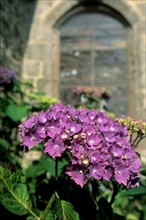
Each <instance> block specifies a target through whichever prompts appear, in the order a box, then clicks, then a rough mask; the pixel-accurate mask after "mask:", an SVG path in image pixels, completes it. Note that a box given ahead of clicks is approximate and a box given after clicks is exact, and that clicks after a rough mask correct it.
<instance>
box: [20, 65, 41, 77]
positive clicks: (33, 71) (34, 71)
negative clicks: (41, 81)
mask: <svg viewBox="0 0 146 220" xmlns="http://www.w3.org/2000/svg"><path fill="white" fill-rule="evenodd" d="M22 71H23V74H22V75H23V77H24V78H27V79H33V78H35V79H38V78H40V77H41V74H43V70H42V63H40V62H37V61H25V62H24V63H23V69H22Z"/></svg>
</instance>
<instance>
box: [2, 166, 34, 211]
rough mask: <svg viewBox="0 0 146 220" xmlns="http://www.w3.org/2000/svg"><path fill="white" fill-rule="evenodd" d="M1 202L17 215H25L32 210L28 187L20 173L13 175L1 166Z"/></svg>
mask: <svg viewBox="0 0 146 220" xmlns="http://www.w3.org/2000/svg"><path fill="white" fill-rule="evenodd" d="M0 185H1V187H0V201H1V203H2V204H3V205H4V206H5V207H6V208H7V209H8V210H9V211H11V212H13V213H14V214H16V215H25V214H27V212H28V210H30V209H31V203H30V199H29V194H28V191H27V187H26V185H25V182H24V179H23V177H22V176H21V173H20V171H17V172H15V173H11V171H10V170H8V169H6V168H4V167H2V166H0Z"/></svg>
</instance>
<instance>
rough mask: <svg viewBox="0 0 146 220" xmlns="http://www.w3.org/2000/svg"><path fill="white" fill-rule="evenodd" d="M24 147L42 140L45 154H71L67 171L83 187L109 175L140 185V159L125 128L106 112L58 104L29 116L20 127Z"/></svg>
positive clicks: (126, 182)
mask: <svg viewBox="0 0 146 220" xmlns="http://www.w3.org/2000/svg"><path fill="white" fill-rule="evenodd" d="M19 132H20V136H21V139H22V146H23V147H24V149H26V148H28V149H29V148H32V147H33V146H34V145H36V144H38V143H41V142H43V143H44V153H47V154H48V155H49V156H50V157H52V158H55V157H61V156H62V153H63V152H64V151H67V152H69V153H70V156H71V161H70V166H69V167H68V168H67V171H66V173H67V174H68V175H69V176H70V178H71V179H72V180H73V181H75V182H76V183H77V184H79V185H80V186H81V187H83V186H84V185H85V184H86V182H87V181H88V179H96V180H100V181H102V180H106V181H110V179H111V178H115V180H116V181H117V182H118V183H120V184H123V185H125V186H127V188H132V187H137V186H138V185H139V171H140V168H141V162H140V160H139V158H138V156H137V154H136V152H135V150H134V148H133V145H132V144H131V143H130V138H129V135H128V129H127V127H126V126H124V125H121V124H120V123H119V122H117V121H114V120H113V119H111V118H109V117H108V116H107V114H106V113H105V112H100V111H96V110H89V109H86V108H83V109H80V110H78V109H76V108H74V107H72V106H65V105H63V104H61V103H58V104H55V105H53V106H52V107H51V108H50V109H48V110H47V111H46V112H40V113H39V114H38V115H34V114H33V115H32V117H31V118H29V119H27V120H26V121H24V122H23V123H21V125H20V126H19Z"/></svg>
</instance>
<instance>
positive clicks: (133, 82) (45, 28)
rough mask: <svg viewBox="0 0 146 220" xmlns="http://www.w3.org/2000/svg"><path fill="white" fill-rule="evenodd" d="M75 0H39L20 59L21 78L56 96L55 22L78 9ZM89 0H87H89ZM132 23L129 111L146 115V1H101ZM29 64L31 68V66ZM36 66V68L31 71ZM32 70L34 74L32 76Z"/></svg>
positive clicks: (56, 54) (132, 114)
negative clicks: (21, 58) (21, 62)
mask: <svg viewBox="0 0 146 220" xmlns="http://www.w3.org/2000/svg"><path fill="white" fill-rule="evenodd" d="M79 2H80V3H81V2H83V1H78V0H70V1H63V0H62V1H44V0H38V1H37V6H36V10H35V14H34V19H33V23H32V26H31V31H30V35H29V40H28V43H27V48H26V53H25V56H24V60H23V75H22V77H23V78H29V79H32V80H33V82H34V84H35V86H36V88H39V89H43V90H44V91H45V92H47V93H48V94H49V95H51V96H54V97H57V98H59V84H60V67H59V65H60V53H59V51H60V46H59V45H60V39H59V32H58V30H57V28H55V25H56V23H57V22H59V21H60V20H61V19H62V18H63V19H64V20H65V19H67V16H68V15H67V13H68V12H69V14H70V15H73V14H74V13H76V11H77V10H78V11H79V10H80V8H81V4H80V6H78V4H79ZM89 2H90V1H89ZM100 2H101V3H102V4H104V5H106V6H109V7H110V8H113V10H115V11H117V12H118V13H119V14H121V15H122V16H123V18H125V19H126V20H127V22H128V23H129V24H130V25H131V28H130V30H129V39H128V40H129V41H128V53H129V55H128V63H129V74H128V79H129V94H127V95H129V114H130V115H131V116H133V117H136V118H145V114H146V106H145V104H146V103H145V97H146V89H145V88H146V83H145V82H146V80H145V79H146V77H145V52H146V47H145V46H144V45H145V36H146V31H145V16H146V15H145V5H146V2H145V0H128V1H127V0H119V1H117V0H102V1H100ZM30 66H31V67H30ZM34 69H35V71H34ZM34 73H35V76H34Z"/></svg>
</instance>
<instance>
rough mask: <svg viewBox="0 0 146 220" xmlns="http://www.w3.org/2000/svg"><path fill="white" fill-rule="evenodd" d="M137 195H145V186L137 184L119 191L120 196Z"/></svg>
mask: <svg viewBox="0 0 146 220" xmlns="http://www.w3.org/2000/svg"><path fill="white" fill-rule="evenodd" d="M137 195H146V187H145V186H139V187H137V188H134V189H129V190H127V191H123V192H122V193H121V196H137Z"/></svg>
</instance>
